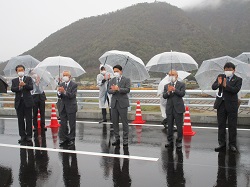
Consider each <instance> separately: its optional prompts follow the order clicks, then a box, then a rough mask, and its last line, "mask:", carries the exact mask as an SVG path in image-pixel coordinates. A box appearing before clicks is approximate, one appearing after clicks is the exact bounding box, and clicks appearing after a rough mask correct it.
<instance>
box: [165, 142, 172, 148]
mask: <svg viewBox="0 0 250 187" xmlns="http://www.w3.org/2000/svg"><path fill="white" fill-rule="evenodd" d="M165 147H166V148H173V147H174V143H173V142H168V143H167V144H166V145H165Z"/></svg>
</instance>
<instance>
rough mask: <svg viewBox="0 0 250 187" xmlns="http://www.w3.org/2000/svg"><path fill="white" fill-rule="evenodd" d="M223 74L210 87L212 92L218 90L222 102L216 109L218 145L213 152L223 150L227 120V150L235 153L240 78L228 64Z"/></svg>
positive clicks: (231, 65) (231, 64) (232, 65)
mask: <svg viewBox="0 0 250 187" xmlns="http://www.w3.org/2000/svg"><path fill="white" fill-rule="evenodd" d="M224 72H225V74H220V75H218V77H217V78H216V80H215V82H214V83H213V85H212V89H213V90H217V89H218V88H219V92H220V94H221V93H222V95H220V96H221V97H222V102H221V104H220V106H219V108H218V109H217V121H218V143H219V146H218V147H216V148H215V151H216V152H218V151H221V150H224V149H225V147H226V121H227V120H228V132H229V150H230V151H232V152H236V151H237V147H236V137H237V118H238V95H237V94H238V92H239V91H240V89H241V85H242V78H240V77H238V76H236V75H235V74H234V73H235V65H234V64H233V63H231V62H228V63H226V64H225V66H224Z"/></svg>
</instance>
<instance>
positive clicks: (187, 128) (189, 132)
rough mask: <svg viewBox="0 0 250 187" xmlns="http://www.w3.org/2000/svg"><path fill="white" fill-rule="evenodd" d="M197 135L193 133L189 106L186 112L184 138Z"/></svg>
mask: <svg viewBox="0 0 250 187" xmlns="http://www.w3.org/2000/svg"><path fill="white" fill-rule="evenodd" d="M195 134H196V132H194V131H192V126H191V119H190V113H189V108H188V106H186V112H185V117H184V126H183V135H184V136H194V135H195Z"/></svg>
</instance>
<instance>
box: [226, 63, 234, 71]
mask: <svg viewBox="0 0 250 187" xmlns="http://www.w3.org/2000/svg"><path fill="white" fill-rule="evenodd" d="M225 68H233V70H235V65H234V64H233V63H232V62H227V63H226V64H225V65H224V69H225Z"/></svg>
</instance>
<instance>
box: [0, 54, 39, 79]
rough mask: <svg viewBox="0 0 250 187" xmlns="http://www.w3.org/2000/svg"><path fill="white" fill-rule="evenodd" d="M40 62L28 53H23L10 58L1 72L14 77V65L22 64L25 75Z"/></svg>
mask: <svg viewBox="0 0 250 187" xmlns="http://www.w3.org/2000/svg"><path fill="white" fill-rule="evenodd" d="M39 63H40V61H39V60H37V59H35V58H34V57H32V56H30V55H23V56H17V57H13V58H11V59H10V60H9V61H8V63H7V65H6V66H5V68H4V70H3V72H4V75H5V76H6V77H15V76H17V74H16V69H15V68H16V66H17V65H23V66H24V67H25V75H28V74H29V73H30V71H31V70H32V69H34V68H35V67H36V66H37V65H38V64H39Z"/></svg>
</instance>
